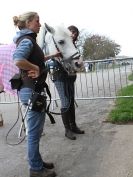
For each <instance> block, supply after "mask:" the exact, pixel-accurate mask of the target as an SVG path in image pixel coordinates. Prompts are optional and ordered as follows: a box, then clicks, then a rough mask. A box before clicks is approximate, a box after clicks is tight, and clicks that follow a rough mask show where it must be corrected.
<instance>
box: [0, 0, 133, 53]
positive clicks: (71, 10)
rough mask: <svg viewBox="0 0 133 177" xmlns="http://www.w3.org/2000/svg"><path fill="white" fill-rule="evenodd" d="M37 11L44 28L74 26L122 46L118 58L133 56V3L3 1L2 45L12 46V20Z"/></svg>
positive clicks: (115, 0)
mask: <svg viewBox="0 0 133 177" xmlns="http://www.w3.org/2000/svg"><path fill="white" fill-rule="evenodd" d="M27 11H36V12H38V14H39V16H40V22H41V24H43V23H47V24H49V25H50V26H53V27H54V26H56V25H60V24H61V23H63V24H64V25H65V26H66V27H68V26H69V25H75V26H77V27H78V28H79V30H82V29H85V30H86V31H87V32H89V33H90V34H99V35H104V36H106V37H108V38H109V39H111V40H113V41H114V42H116V43H117V44H119V45H120V46H121V53H120V54H119V55H125V56H133V6H132V0H36V1H35V0H4V1H2V3H1V5H0V43H12V39H13V36H14V35H15V33H16V29H15V27H14V25H13V20H12V17H13V16H18V15H20V14H22V13H24V12H27Z"/></svg>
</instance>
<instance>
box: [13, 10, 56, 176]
mask: <svg viewBox="0 0 133 177" xmlns="http://www.w3.org/2000/svg"><path fill="white" fill-rule="evenodd" d="M13 21H14V25H15V26H16V27H18V29H19V31H18V32H17V33H16V36H15V37H14V39H13V40H14V42H15V43H16V45H17V48H16V50H15V51H14V54H13V60H14V61H15V64H16V66H17V67H18V68H19V69H20V72H21V78H22V81H23V84H22V86H21V88H20V91H19V96H20V99H21V102H22V103H23V104H24V105H28V101H29V99H31V96H32V93H33V90H34V89H35V83H36V79H37V78H38V77H39V76H40V74H43V76H42V77H43V78H44V81H45V79H46V75H47V73H45V72H44V70H45V64H44V54H43V51H42V50H41V48H40V47H39V46H38V45H37V43H36V37H37V33H38V32H39V30H40V27H41V24H40V21H39V16H38V14H37V13H36V12H26V13H24V14H22V15H20V16H19V17H16V16H15V17H13ZM39 89H40V90H39V91H40V92H42V91H43V92H44V88H39ZM44 94H45V93H44ZM26 119H27V126H28V137H27V146H28V147H27V149H28V162H29V166H30V177H55V176H56V173H55V172H54V171H51V170H48V169H52V168H54V164H53V163H46V162H44V161H43V159H42V157H41V154H40V152H39V142H40V137H41V133H42V131H43V127H44V122H45V111H41V112H38V111H35V110H32V109H30V108H29V109H28V112H27V116H26Z"/></svg>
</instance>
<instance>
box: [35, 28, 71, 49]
mask: <svg viewBox="0 0 133 177" xmlns="http://www.w3.org/2000/svg"><path fill="white" fill-rule="evenodd" d="M54 29H55V31H56V33H58V34H59V35H62V36H64V37H65V36H67V35H68V34H69V35H70V31H69V30H68V29H67V28H65V27H64V26H63V25H60V26H55V27H54ZM46 33H47V30H46V27H45V25H42V26H41V28H40V31H39V33H38V35H37V43H38V45H39V46H40V47H41V48H43V47H44V41H45V35H46ZM48 33H49V32H48Z"/></svg>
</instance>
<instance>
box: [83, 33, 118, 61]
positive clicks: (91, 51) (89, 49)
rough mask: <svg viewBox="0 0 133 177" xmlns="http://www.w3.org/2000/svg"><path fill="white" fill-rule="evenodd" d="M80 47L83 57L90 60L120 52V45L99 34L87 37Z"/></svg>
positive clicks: (112, 55)
mask: <svg viewBox="0 0 133 177" xmlns="http://www.w3.org/2000/svg"><path fill="white" fill-rule="evenodd" d="M82 47H83V57H84V58H85V59H91V60H98V59H105V58H109V57H115V56H116V55H118V54H119V53H120V45H118V44H116V43H115V42H114V41H112V40H110V39H108V38H107V37H105V36H100V35H91V36H89V37H87V38H86V39H85V42H84V44H83V46H82Z"/></svg>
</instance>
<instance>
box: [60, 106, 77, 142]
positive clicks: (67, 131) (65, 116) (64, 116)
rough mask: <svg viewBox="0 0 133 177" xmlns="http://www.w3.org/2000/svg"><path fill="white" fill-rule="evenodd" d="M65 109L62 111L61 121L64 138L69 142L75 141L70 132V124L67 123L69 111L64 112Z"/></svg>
mask: <svg viewBox="0 0 133 177" xmlns="http://www.w3.org/2000/svg"><path fill="white" fill-rule="evenodd" d="M65 110H66V109H62V110H61V112H62V121H63V124H64V127H65V136H66V137H67V138H68V139H70V140H76V137H75V136H74V134H73V132H72V131H71V127H70V123H69V117H70V115H69V111H66V112H65Z"/></svg>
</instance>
